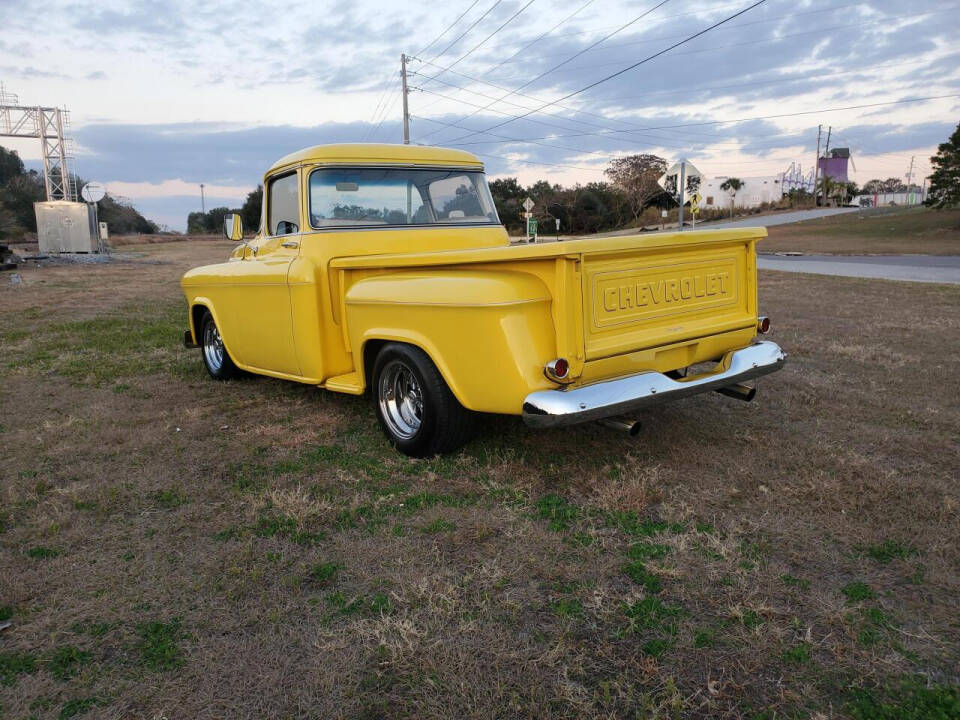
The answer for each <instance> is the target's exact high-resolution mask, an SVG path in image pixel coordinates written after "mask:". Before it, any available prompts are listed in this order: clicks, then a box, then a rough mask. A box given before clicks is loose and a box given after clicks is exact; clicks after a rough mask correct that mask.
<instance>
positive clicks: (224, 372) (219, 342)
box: [200, 310, 240, 380]
mask: <svg viewBox="0 0 960 720" xmlns="http://www.w3.org/2000/svg"><path fill="white" fill-rule="evenodd" d="M200 353H201V354H202V355H203V364H204V365H205V366H206V368H207V372H208V373H210V377H212V378H214V379H216V380H229V379H230V378H234V377H236V376H237V375H239V374H240V371H239V369H238V368H237V366H236V365H235V364H234V362H233V360H232V359H231V358H230V353H228V352H227V348H226V346H225V345H224V344H223V338H222V337H220V330H219V328H217V324H216V323H215V322H214V321H213V315H211V314H210V311H209V310H206V311H204V313H203V317H202V318H201V320H200Z"/></svg>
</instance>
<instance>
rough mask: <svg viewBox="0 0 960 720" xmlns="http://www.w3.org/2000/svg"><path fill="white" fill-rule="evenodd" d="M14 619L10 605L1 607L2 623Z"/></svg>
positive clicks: (0, 618) (0, 617) (0, 620)
mask: <svg viewBox="0 0 960 720" xmlns="http://www.w3.org/2000/svg"><path fill="white" fill-rule="evenodd" d="M12 617H13V608H12V607H10V606H9V605H0V622H4V621H6V620H9V619H10V618H12Z"/></svg>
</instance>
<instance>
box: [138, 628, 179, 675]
mask: <svg viewBox="0 0 960 720" xmlns="http://www.w3.org/2000/svg"><path fill="white" fill-rule="evenodd" d="M136 631H137V636H138V638H139V640H138V641H137V645H136V647H137V651H138V652H139V653H140V662H141V664H142V665H143V666H144V667H146V668H148V669H150V670H155V671H161V670H175V669H176V668H178V667H180V666H181V665H183V653H182V651H181V650H180V645H179V643H180V641H181V640H182V639H183V638H184V637H185V634H184V632H183V629H182V627H181V625H180V620H179V619H178V618H174V619H173V620H171V621H170V622H161V621H160V620H153V621H151V622H147V623H140V624H139V625H137V627H136Z"/></svg>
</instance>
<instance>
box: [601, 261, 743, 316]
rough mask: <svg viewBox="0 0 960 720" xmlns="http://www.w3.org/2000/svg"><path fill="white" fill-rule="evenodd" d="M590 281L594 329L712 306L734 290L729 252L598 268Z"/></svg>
mask: <svg viewBox="0 0 960 720" xmlns="http://www.w3.org/2000/svg"><path fill="white" fill-rule="evenodd" d="M593 282H594V283H595V284H594V296H593V309H594V317H593V320H594V326H595V327H597V328H598V329H599V328H604V327H608V326H611V325H617V324H620V323H624V322H635V321H637V320H647V319H651V318H654V317H661V316H662V317H668V316H672V315H677V314H687V313H693V312H698V311H700V310H706V309H709V308H716V307H720V306H723V305H728V304H731V303H732V302H735V301H736V295H737V293H736V264H735V262H734V259H733V258H722V259H717V260H714V261H710V262H703V261H699V262H693V263H683V264H677V265H668V266H659V267H657V266H653V267H647V268H643V267H641V268H637V267H633V268H629V269H626V270H615V271H608V272H598V273H597V274H596V275H594V277H593Z"/></svg>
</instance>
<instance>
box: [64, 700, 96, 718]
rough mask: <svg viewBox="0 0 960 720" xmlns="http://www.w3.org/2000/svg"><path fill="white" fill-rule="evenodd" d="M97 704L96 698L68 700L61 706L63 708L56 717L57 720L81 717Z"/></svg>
mask: <svg viewBox="0 0 960 720" xmlns="http://www.w3.org/2000/svg"><path fill="white" fill-rule="evenodd" d="M99 702H100V700H99V699H98V698H96V697H87V698H79V699H77V700H68V701H67V702H65V703H64V704H63V707H62V708H60V714H59V715H58V716H57V717H58V718H59V720H68V719H69V718H72V717H77V716H78V715H83V714H84V713H86V712H87V711H88V710H92V709H93V708H95V707H96V706H97V703H99Z"/></svg>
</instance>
